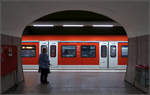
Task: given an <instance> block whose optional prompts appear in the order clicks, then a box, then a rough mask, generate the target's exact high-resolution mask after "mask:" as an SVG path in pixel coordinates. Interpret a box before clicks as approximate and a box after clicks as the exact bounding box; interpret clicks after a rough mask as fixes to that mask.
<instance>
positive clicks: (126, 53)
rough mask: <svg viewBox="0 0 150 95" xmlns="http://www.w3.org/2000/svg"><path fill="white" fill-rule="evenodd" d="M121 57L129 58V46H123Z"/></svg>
mask: <svg viewBox="0 0 150 95" xmlns="http://www.w3.org/2000/svg"><path fill="white" fill-rule="evenodd" d="M121 56H122V57H127V56H128V46H122V47H121Z"/></svg>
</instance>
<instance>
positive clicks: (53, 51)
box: [50, 45, 56, 57]
mask: <svg viewBox="0 0 150 95" xmlns="http://www.w3.org/2000/svg"><path fill="white" fill-rule="evenodd" d="M50 49H51V50H50V54H51V55H50V56H51V57H56V45H51V47H50Z"/></svg>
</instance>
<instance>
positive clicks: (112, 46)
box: [108, 42, 118, 68]
mask: <svg viewBox="0 0 150 95" xmlns="http://www.w3.org/2000/svg"><path fill="white" fill-rule="evenodd" d="M108 63H109V64H108V67H109V68H117V66H118V42H109V62H108Z"/></svg>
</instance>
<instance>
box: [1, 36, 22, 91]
mask: <svg viewBox="0 0 150 95" xmlns="http://www.w3.org/2000/svg"><path fill="white" fill-rule="evenodd" d="M20 43H21V38H18V37H12V36H8V35H4V34H1V46H3V47H16V51H12V52H17V54H16V55H13V56H11V57H12V58H11V59H13V58H14V59H13V60H15V59H16V63H15V64H17V68H13V69H12V70H9V72H7V73H5V74H4V75H2V76H1V87H2V92H4V91H6V90H8V89H9V88H10V87H13V86H14V85H15V84H17V83H18V82H20V81H21V80H23V73H22V65H21V60H20V59H21V58H20V52H19V51H20ZM2 49H3V48H1V55H2V51H3V50H2ZM3 54H5V52H4V53H3ZM6 55H7V52H6ZM16 56H17V57H16ZM7 59H9V58H8V57H6V60H7ZM1 63H2V61H1ZM12 63H13V62H12ZM10 65H11V63H10ZM8 68H9V66H7V67H3V70H6V69H7V70H8ZM1 70H2V69H1Z"/></svg>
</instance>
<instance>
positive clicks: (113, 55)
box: [110, 45, 116, 57]
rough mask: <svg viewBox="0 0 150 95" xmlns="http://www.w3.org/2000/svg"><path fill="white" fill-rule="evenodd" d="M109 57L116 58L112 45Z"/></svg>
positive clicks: (114, 48)
mask: <svg viewBox="0 0 150 95" xmlns="http://www.w3.org/2000/svg"><path fill="white" fill-rule="evenodd" d="M110 56H111V57H116V46H115V45H112V46H111V47H110Z"/></svg>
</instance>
